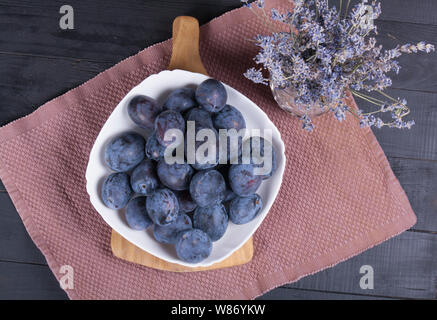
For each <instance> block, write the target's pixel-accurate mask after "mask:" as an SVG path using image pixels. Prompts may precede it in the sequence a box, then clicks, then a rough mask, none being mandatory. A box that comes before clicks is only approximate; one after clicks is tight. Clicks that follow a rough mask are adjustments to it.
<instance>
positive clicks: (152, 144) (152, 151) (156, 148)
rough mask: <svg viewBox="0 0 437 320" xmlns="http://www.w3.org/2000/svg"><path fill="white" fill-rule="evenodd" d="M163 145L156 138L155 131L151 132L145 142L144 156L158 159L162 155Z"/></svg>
mask: <svg viewBox="0 0 437 320" xmlns="http://www.w3.org/2000/svg"><path fill="white" fill-rule="evenodd" d="M164 152H165V147H164V146H163V145H161V144H160V143H159V142H158V140H156V135H155V132H153V133H152V134H151V135H150V137H149V138H148V139H147V142H146V157H147V158H149V159H152V160H155V161H158V160H159V159H161V158H162V157H164Z"/></svg>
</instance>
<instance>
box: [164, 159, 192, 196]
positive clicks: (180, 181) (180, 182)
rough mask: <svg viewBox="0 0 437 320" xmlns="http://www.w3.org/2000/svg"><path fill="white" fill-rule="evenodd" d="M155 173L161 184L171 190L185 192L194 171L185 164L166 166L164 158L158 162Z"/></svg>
mask: <svg viewBox="0 0 437 320" xmlns="http://www.w3.org/2000/svg"><path fill="white" fill-rule="evenodd" d="M157 173H158V177H159V180H161V182H162V184H163V185H165V186H166V187H168V188H170V189H172V190H187V189H188V188H189V186H190V181H191V177H192V176H193V175H194V169H193V168H192V167H191V166H190V165H189V164H187V163H181V164H179V163H176V162H175V163H173V164H168V163H167V162H166V161H165V158H162V159H161V160H159V162H158V168H157Z"/></svg>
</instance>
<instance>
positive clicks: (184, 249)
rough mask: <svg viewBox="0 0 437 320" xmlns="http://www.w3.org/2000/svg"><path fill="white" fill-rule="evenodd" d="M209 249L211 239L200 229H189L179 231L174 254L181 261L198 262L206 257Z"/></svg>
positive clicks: (209, 251) (210, 248) (210, 247)
mask: <svg viewBox="0 0 437 320" xmlns="http://www.w3.org/2000/svg"><path fill="white" fill-rule="evenodd" d="M211 250H212V241H211V239H210V238H209V236H208V235H207V234H206V233H205V232H203V231H202V230H199V229H190V230H186V231H183V232H181V233H179V236H178V239H177V241H176V254H177V255H178V257H179V258H180V259H182V260H183V261H185V262H189V263H198V262H200V261H202V260H205V259H206V258H208V257H209V255H210V254H211Z"/></svg>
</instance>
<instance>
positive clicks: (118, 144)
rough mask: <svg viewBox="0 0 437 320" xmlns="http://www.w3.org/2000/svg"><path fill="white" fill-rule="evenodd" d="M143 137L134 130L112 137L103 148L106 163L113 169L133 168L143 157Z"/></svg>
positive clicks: (125, 169)
mask: <svg viewBox="0 0 437 320" xmlns="http://www.w3.org/2000/svg"><path fill="white" fill-rule="evenodd" d="M145 143H146V142H145V140H144V138H143V137H142V136H141V135H139V134H138V133H135V132H126V133H123V134H121V135H119V136H117V137H115V138H113V139H112V140H111V141H110V142H109V143H108V145H107V146H106V149H105V155H104V160H105V163H106V165H107V166H108V167H109V168H111V169H112V170H114V171H117V172H125V171H129V170H131V169H133V168H134V167H135V166H136V165H137V164H139V163H140V162H141V161H143V159H144V157H145V152H144V146H145Z"/></svg>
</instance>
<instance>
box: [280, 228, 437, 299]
mask: <svg viewBox="0 0 437 320" xmlns="http://www.w3.org/2000/svg"><path fill="white" fill-rule="evenodd" d="M436 257H437V235H435V234H426V233H419V232H405V233H403V234H401V235H400V236H398V237H396V238H394V239H391V240H389V241H387V242H384V243H383V244H381V245H379V246H377V247H375V248H373V249H371V250H368V251H366V252H364V253H362V254H360V255H358V256H356V257H354V258H352V259H350V260H347V261H345V262H343V263H340V264H338V265H337V266H335V267H333V268H331V269H327V270H325V271H322V272H319V273H317V274H315V275H312V276H308V277H306V278H303V279H301V280H300V281H298V282H296V283H293V284H289V285H287V287H289V288H297V289H307V290H318V291H334V292H342V293H351V294H369V295H375V296H387V297H397V298H414V299H435V298H436V296H437V290H436V283H437V259H436ZM363 265H370V266H372V267H373V270H374V289H373V290H363V289H361V288H360V285H359V284H360V279H361V277H362V276H363V274H360V268H361V266H363Z"/></svg>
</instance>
